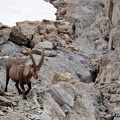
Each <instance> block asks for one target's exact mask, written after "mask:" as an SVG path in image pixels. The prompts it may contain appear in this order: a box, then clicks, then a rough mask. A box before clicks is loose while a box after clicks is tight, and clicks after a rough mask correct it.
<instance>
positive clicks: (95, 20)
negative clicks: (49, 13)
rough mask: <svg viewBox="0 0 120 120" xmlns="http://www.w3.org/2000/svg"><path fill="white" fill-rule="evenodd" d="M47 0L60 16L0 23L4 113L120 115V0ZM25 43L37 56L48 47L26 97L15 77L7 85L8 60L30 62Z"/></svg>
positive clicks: (62, 117) (90, 119)
mask: <svg viewBox="0 0 120 120" xmlns="http://www.w3.org/2000/svg"><path fill="white" fill-rule="evenodd" d="M48 1H49V2H50V3H52V4H53V5H54V6H55V7H56V8H57V13H56V19H57V20H56V21H49V20H43V21H42V22H40V21H34V22H31V21H23V22H18V23H16V26H14V27H8V26H6V25H3V24H2V23H0V34H1V35H0V55H1V58H0V85H1V89H0V115H1V116H0V119H1V120H3V119H4V120H12V119H15V120H30V119H31V120H32V119H35V120H39V119H40V120H101V119H106V120H118V119H120V116H119V114H120V112H119V109H120V104H119V100H120V97H119V93H120V92H119V91H120V90H119V79H120V75H119V72H120V62H119V60H120V55H119V53H120V49H119V44H120V42H119V41H120V40H119V38H120V37H119V36H120V32H119V31H120V30H119V29H120V26H119V24H120V22H119V21H120V17H119V16H120V12H119V11H120V1H119V0H114V1H112V0H48ZM23 46H26V47H29V49H31V50H32V53H33V55H34V57H35V60H36V61H37V62H38V61H39V58H40V55H39V52H40V49H41V46H42V47H44V48H45V61H44V64H43V66H42V68H41V71H40V75H39V78H38V80H37V81H35V80H34V79H32V90H31V91H30V93H29V95H28V100H27V101H26V100H22V96H20V95H18V93H17V90H16V89H15V87H14V83H13V82H10V83H9V86H8V91H9V92H8V93H5V92H4V91H3V88H4V86H5V78H6V77H5V64H6V62H7V61H9V60H10V59H16V60H18V61H27V63H31V60H29V57H28V56H27V57H26V56H24V53H25V51H24V49H23ZM6 55H8V56H10V57H9V58H6V57H5V56H6ZM94 82H95V83H94Z"/></svg>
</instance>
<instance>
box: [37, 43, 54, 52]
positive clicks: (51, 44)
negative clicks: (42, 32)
mask: <svg viewBox="0 0 120 120" xmlns="http://www.w3.org/2000/svg"><path fill="white" fill-rule="evenodd" d="M41 47H43V48H44V49H46V50H52V49H53V43H52V42H48V41H45V42H39V43H38V44H37V45H36V46H35V48H37V49H41Z"/></svg>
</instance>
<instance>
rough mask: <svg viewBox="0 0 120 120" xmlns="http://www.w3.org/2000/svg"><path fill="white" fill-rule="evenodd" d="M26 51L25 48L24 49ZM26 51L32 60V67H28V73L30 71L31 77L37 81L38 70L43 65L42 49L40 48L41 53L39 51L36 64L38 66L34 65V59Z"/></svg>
mask: <svg viewBox="0 0 120 120" xmlns="http://www.w3.org/2000/svg"><path fill="white" fill-rule="evenodd" d="M25 49H26V48H25ZM26 51H27V52H28V53H29V55H30V58H31V60H32V65H30V71H31V74H32V76H33V77H34V78H35V79H38V73H39V71H40V68H41V66H42V64H43V61H44V48H43V47H42V51H41V59H40V61H39V63H38V65H36V62H35V59H34V57H33V55H32V53H31V52H29V51H28V49H26Z"/></svg>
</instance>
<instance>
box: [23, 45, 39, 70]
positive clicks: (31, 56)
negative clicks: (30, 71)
mask: <svg viewBox="0 0 120 120" xmlns="http://www.w3.org/2000/svg"><path fill="white" fill-rule="evenodd" d="M24 48H25V50H26V51H27V52H28V54H29V55H30V58H31V60H32V63H33V68H34V69H35V70H36V69H37V66H36V63H35V59H34V57H33V55H32V53H31V52H29V50H28V49H27V48H26V47H24Z"/></svg>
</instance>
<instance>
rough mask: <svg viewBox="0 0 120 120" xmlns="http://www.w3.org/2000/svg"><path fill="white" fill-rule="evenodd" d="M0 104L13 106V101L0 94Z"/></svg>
mask: <svg viewBox="0 0 120 120" xmlns="http://www.w3.org/2000/svg"><path fill="white" fill-rule="evenodd" d="M0 105H1V106H11V105H12V102H11V101H10V100H8V99H6V98H4V97H1V96H0Z"/></svg>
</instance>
